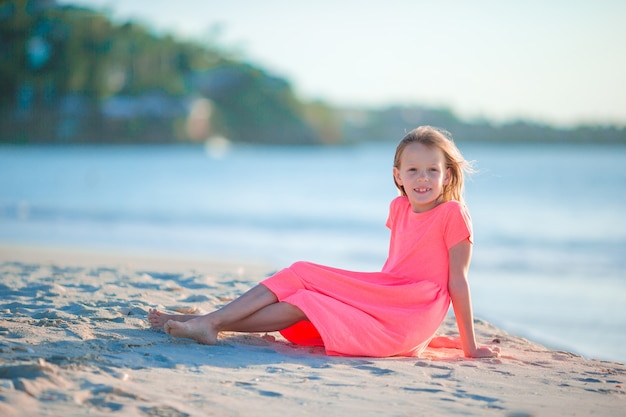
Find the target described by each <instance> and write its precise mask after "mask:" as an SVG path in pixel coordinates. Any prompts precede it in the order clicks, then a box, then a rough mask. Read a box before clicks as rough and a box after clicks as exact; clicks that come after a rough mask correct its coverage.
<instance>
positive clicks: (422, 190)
mask: <svg viewBox="0 0 626 417" xmlns="http://www.w3.org/2000/svg"><path fill="white" fill-rule="evenodd" d="M430 190H431V188H430V187H418V188H414V189H413V191H415V192H416V193H427V192H429V191H430Z"/></svg>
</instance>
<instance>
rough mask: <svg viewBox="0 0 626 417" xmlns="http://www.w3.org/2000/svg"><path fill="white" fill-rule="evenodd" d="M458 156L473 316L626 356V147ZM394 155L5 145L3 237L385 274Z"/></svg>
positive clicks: (548, 341) (593, 353) (390, 149)
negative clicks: (467, 168) (468, 170)
mask: <svg viewBox="0 0 626 417" xmlns="http://www.w3.org/2000/svg"><path fill="white" fill-rule="evenodd" d="M459 147H460V148H461V150H462V152H463V153H464V154H465V156H466V157H467V158H468V159H471V160H475V161H476V168H477V169H478V172H477V173H476V174H474V175H473V176H472V177H471V178H470V179H468V182H467V190H466V199H467V203H468V206H469V209H470V212H471V214H472V218H473V221H474V229H475V245H474V258H473V262H472V266H471V270H470V284H471V287H472V297H473V304H474V312H475V315H476V316H477V317H480V318H483V319H486V320H488V321H490V322H492V323H494V324H496V325H498V326H500V327H502V328H504V329H505V330H507V331H510V332H512V333H515V334H518V335H521V336H524V337H528V338H530V339H532V340H534V341H537V342H540V343H543V344H545V345H547V346H549V347H552V348H556V349H565V350H569V351H573V352H576V353H580V354H583V355H585V356H588V357H593V358H599V359H606V360H616V361H620V362H626V349H624V346H626V221H625V220H624V213H626V147H620V146H592V145H565V144H560V145H542V146H538V145H523V144H515V145H485V144H464V143H462V142H461V143H459ZM394 149H395V143H378V144H362V145H355V146H350V147H323V148H308V147H264V146H230V147H223V146H221V147H216V146H213V147H211V146H201V145H196V146H191V145H184V146H183V145H181V146H112V147H105V146H102V147H101V146H79V147H46V146H37V147H6V146H5V147H0V243H4V244H21V245H24V244H26V245H28V244H34V245H54V246H63V247H68V248H72V247H76V248H89V249H95V250H107V251H124V252H128V251H139V252H154V253H165V254H169V255H180V256H187V257H200V258H206V259H228V258H231V259H233V260H237V259H246V260H249V261H260V262H264V263H268V264H270V265H273V266H275V267H276V268H280V267H283V266H287V265H289V264H290V263H292V262H294V261H297V260H309V261H313V262H318V263H322V264H327V265H332V266H336V267H340V268H346V269H353V270H362V271H371V270H379V269H380V268H381V267H382V265H383V263H384V261H385V258H386V254H387V244H388V238H389V235H388V231H387V229H386V228H385V221H386V217H387V210H388V205H389V202H390V201H391V199H393V198H394V197H395V196H396V195H397V191H396V190H395V187H394V185H393V180H392V177H391V166H392V159H393V153H394ZM485 342H488V341H485Z"/></svg>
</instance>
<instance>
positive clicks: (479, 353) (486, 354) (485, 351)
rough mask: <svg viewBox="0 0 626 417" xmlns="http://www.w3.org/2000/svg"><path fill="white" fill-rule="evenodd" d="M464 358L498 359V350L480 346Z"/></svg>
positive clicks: (496, 347)
mask: <svg viewBox="0 0 626 417" xmlns="http://www.w3.org/2000/svg"><path fill="white" fill-rule="evenodd" d="M465 356H467V357H469V358H499V357H500V348H499V347H498V346H481V347H479V348H476V350H475V351H473V352H470V354H469V355H465Z"/></svg>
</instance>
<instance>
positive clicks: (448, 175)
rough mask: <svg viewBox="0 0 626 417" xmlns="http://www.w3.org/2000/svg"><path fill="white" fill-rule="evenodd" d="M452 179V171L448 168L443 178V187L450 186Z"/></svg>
mask: <svg viewBox="0 0 626 417" xmlns="http://www.w3.org/2000/svg"><path fill="white" fill-rule="evenodd" d="M451 179H452V170H451V169H450V168H446V175H445V176H444V177H443V185H448V184H450V180H451Z"/></svg>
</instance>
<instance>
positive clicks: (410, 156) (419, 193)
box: [393, 143, 451, 213]
mask: <svg viewBox="0 0 626 417" xmlns="http://www.w3.org/2000/svg"><path fill="white" fill-rule="evenodd" d="M450 175H451V172H450V169H448V168H446V159H445V156H444V155H443V152H442V151H441V149H439V148H436V147H429V146H426V145H424V144H421V143H410V144H408V145H407V146H406V147H405V148H404V150H403V151H402V154H401V155H400V167H399V168H396V167H394V168H393V176H394V178H395V179H396V182H397V183H398V185H401V186H402V187H404V191H405V193H406V195H407V197H408V198H409V202H410V203H411V208H412V209H413V211H414V212H416V213H421V212H424V211H428V210H430V209H433V208H435V207H437V205H438V204H439V203H440V202H441V195H442V194H443V187H444V186H445V185H447V184H448V183H449V182H450Z"/></svg>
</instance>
